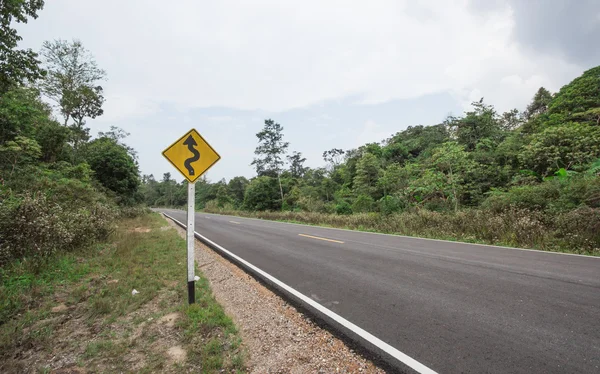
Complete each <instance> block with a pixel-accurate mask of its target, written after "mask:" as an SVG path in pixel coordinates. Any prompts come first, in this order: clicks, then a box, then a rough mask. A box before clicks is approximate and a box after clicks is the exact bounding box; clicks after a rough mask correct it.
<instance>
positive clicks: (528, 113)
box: [525, 87, 552, 120]
mask: <svg viewBox="0 0 600 374" xmlns="http://www.w3.org/2000/svg"><path fill="white" fill-rule="evenodd" d="M550 101H552V94H551V93H550V91H548V90H547V89H545V88H544V87H540V89H539V90H537V92H536V93H535V96H533V100H531V103H530V104H529V105H528V106H527V109H526V110H525V118H526V119H527V120H530V119H532V118H533V117H535V116H538V115H540V114H542V113H546V111H547V110H548V105H549V104H550Z"/></svg>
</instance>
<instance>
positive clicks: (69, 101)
mask: <svg viewBox="0 0 600 374" xmlns="http://www.w3.org/2000/svg"><path fill="white" fill-rule="evenodd" d="M42 57H43V60H44V67H45V68H46V70H47V71H48V73H47V75H46V77H45V79H44V80H43V81H42V82H41V84H40V89H41V91H42V93H43V94H44V95H45V96H46V97H48V98H49V99H50V100H52V101H54V102H55V103H56V105H57V106H58V108H59V112H60V114H61V115H62V117H63V123H64V125H65V126H68V125H69V121H71V120H72V124H71V128H72V130H73V132H72V134H73V139H72V142H73V148H74V150H75V153H76V154H77V152H78V151H79V148H80V145H81V143H82V142H85V141H87V140H89V130H88V129H86V128H85V127H84V126H85V119H86V118H96V117H98V116H100V115H102V114H103V110H102V104H103V103H104V96H103V95H102V86H100V85H98V82H99V81H100V80H103V79H104V78H105V77H106V72H105V71H104V70H102V69H100V68H99V67H98V65H97V63H96V61H95V60H94V57H93V56H92V54H91V53H90V52H89V51H88V50H87V49H85V48H84V47H83V44H82V43H81V42H80V41H79V40H74V41H73V42H68V41H66V40H61V39H58V40H55V41H53V42H50V41H46V42H44V44H43V47H42Z"/></svg>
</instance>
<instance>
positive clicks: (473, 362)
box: [161, 209, 600, 373]
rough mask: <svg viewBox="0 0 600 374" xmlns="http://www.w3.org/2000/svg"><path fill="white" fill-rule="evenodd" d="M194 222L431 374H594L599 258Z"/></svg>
mask: <svg viewBox="0 0 600 374" xmlns="http://www.w3.org/2000/svg"><path fill="white" fill-rule="evenodd" d="M161 211H164V212H165V213H167V214H169V215H171V216H173V217H174V218H176V219H177V220H179V221H181V222H183V223H185V222H186V215H185V212H183V211H178V210H167V209H164V210H161ZM196 231H198V232H199V233H200V234H202V235H204V236H206V237H207V238H208V239H210V240H212V241H214V242H216V243H217V244H219V245H221V246H222V247H224V248H226V249H228V250H229V251H231V252H233V253H234V254H236V255H238V256H240V257H241V258H243V259H245V260H246V261H249V262H250V263H252V264H253V265H255V266H257V267H259V268H261V269H262V270H264V271H266V272H267V273H269V274H271V275H273V276H274V277H276V278H278V279H279V280H281V281H283V282H284V283H286V284H287V285H289V286H291V287H293V288H295V289H296V290H298V291H300V292H301V293H303V294H304V295H306V296H308V297H310V298H312V299H313V300H315V301H317V302H318V303H320V304H321V305H323V306H325V307H327V308H328V309H330V310H332V311H334V312H335V313H337V314H339V315H340V316H342V317H344V318H345V319H347V320H349V321H351V322H352V323H354V324H356V325H358V326H360V327H361V328H363V329H365V330H366V331H368V332H370V333H371V334H373V335H375V336H376V337H378V338H379V339H381V340H383V341H384V342H386V343H388V344H390V345H391V346H393V347H394V348H396V349H398V350H400V351H401V352H403V353H405V354H407V355H408V356H410V357H412V358H413V359H415V360H417V361H419V362H420V363H422V364H423V365H425V366H427V367H429V368H431V369H432V370H435V371H437V372H439V373H463V372H470V373H600V258H594V257H585V256H572V255H563V254H553V253H546V252H538V251H527V250H519V249H510V248H503V247H493V246H482V245H473V244H464V243H455V242H447V241H434V240H427V239H417V238H409V237H401V236H392V235H379V234H371V233H364V232H357V231H346V230H336V229H328V228H320V227H312V226H304V225H295V224H285V223H279V222H272V221H262V220H255V219H247V218H240V217H233V216H219V215H212V214H202V213H197V214H196Z"/></svg>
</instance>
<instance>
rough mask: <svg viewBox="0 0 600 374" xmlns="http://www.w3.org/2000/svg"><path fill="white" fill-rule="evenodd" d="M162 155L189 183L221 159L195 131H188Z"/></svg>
mask: <svg viewBox="0 0 600 374" xmlns="http://www.w3.org/2000/svg"><path fill="white" fill-rule="evenodd" d="M162 154H163V156H165V158H166V159H167V160H169V162H170V163H171V164H173V166H175V168H176V169H177V170H179V172H180V173H181V174H183V176H184V177H185V179H187V180H188V181H189V182H191V183H194V182H195V181H196V179H198V178H200V176H201V175H202V174H204V173H205V172H206V171H207V170H208V169H210V168H211V166H213V165H214V164H216V163H217V161H219V160H220V159H221V156H219V154H218V153H217V151H215V150H214V149H213V147H211V146H210V144H208V142H207V141H206V140H204V138H203V137H202V135H200V134H199V133H198V131H196V129H191V130H190V131H188V132H187V134H185V135H184V136H182V137H181V138H179V140H177V141H176V142H175V143H173V144H171V145H170V146H169V148H167V149H165V150H164V151H163V153H162Z"/></svg>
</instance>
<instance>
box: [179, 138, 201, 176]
mask: <svg viewBox="0 0 600 374" xmlns="http://www.w3.org/2000/svg"><path fill="white" fill-rule="evenodd" d="M183 145H187V146H188V149H189V150H190V152H192V154H193V156H192V157H190V158H188V159H187V160H185V161H184V162H183V166H185V168H186V169H188V173H189V174H190V175H194V168H193V167H192V162H194V161H198V160H199V159H200V152H198V150H197V149H196V148H194V147H195V146H197V145H198V143H196V141H195V140H194V137H193V136H191V135H190V136H189V137H188V138H187V139H186V140H185V142H183Z"/></svg>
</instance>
